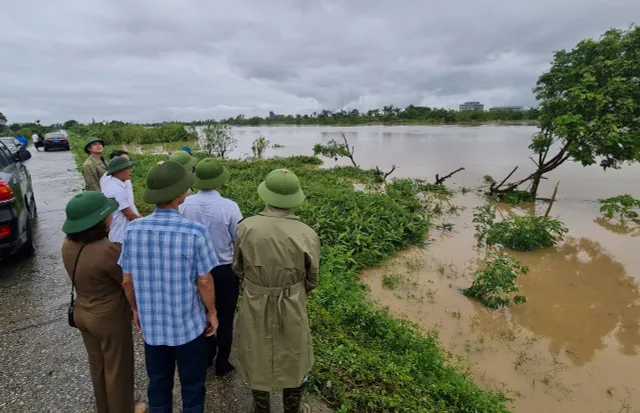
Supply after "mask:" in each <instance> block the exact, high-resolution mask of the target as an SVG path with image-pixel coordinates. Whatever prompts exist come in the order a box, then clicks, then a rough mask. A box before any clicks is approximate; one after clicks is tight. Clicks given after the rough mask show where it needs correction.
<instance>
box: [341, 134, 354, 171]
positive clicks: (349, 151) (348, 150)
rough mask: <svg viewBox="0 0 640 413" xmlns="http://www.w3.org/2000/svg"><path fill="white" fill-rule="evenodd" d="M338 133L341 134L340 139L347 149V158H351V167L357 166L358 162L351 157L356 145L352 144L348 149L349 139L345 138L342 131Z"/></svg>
mask: <svg viewBox="0 0 640 413" xmlns="http://www.w3.org/2000/svg"><path fill="white" fill-rule="evenodd" d="M340 135H342V139H343V140H344V147H345V149H346V150H347V153H348V154H349V159H351V163H352V164H353V167H354V168H357V167H358V164H357V163H356V161H355V159H353V154H354V153H355V151H356V147H355V146H352V147H351V149H349V141H348V140H347V137H346V136H345V135H344V133H343V132H340Z"/></svg>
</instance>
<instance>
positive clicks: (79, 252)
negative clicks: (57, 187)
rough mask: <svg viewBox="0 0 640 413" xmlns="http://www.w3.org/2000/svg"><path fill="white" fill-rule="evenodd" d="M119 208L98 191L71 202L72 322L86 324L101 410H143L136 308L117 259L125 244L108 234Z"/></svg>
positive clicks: (66, 255)
mask: <svg viewBox="0 0 640 413" xmlns="http://www.w3.org/2000/svg"><path fill="white" fill-rule="evenodd" d="M117 208H118V203H117V202H116V201H115V200H113V199H109V198H107V197H105V196H104V195H103V194H102V193H100V192H95V191H89V192H83V193H81V194H79V195H76V196H75V197H73V198H72V199H71V201H69V203H68V204H67V207H66V220H65V222H64V225H63V227H62V231H63V232H64V233H65V234H67V237H66V239H65V240H64V243H63V245H62V260H63V262H64V266H65V268H66V270H67V273H68V274H69V277H70V278H71V285H72V287H71V305H70V307H69V325H71V326H72V327H77V328H78V329H79V330H80V333H81V334H82V339H83V340H84V345H85V347H86V349H87V354H88V356H89V370H90V372H91V381H92V382H93V392H94V395H95V398H96V406H97V411H98V413H131V412H133V413H143V412H146V410H147V408H146V404H144V403H141V404H138V405H134V399H133V336H132V331H131V328H132V327H131V320H132V317H133V313H132V311H131V308H130V307H129V303H128V302H127V298H126V296H125V293H124V290H123V289H122V269H121V268H120V266H118V263H117V262H118V258H119V257H120V248H121V247H120V245H118V244H115V243H112V242H110V241H109V238H108V233H109V224H110V223H111V213H112V212H114V211H115V210H117ZM74 289H75V292H76V295H77V297H76V299H75V302H74Z"/></svg>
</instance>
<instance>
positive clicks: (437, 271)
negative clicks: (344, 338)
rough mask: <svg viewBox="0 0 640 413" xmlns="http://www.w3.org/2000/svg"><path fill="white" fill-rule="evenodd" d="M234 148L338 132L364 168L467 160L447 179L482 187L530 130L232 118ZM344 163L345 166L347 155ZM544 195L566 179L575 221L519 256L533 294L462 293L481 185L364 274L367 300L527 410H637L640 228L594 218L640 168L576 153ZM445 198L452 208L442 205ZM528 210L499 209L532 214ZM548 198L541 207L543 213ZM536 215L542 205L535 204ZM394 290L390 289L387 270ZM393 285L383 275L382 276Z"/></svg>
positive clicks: (440, 165)
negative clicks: (513, 302)
mask: <svg viewBox="0 0 640 413" xmlns="http://www.w3.org/2000/svg"><path fill="white" fill-rule="evenodd" d="M234 132H235V134H236V137H237V138H238V141H239V147H238V149H237V151H236V152H235V154H236V156H244V155H247V154H248V153H249V148H250V145H251V142H252V141H253V140H254V139H256V138H257V137H258V136H261V135H262V136H265V137H266V138H267V139H269V140H270V141H271V143H277V144H280V145H283V146H284V147H282V148H277V149H276V148H270V149H269V150H268V152H267V155H268V156H274V155H281V156H288V155H298V154H310V153H311V152H312V147H313V144H314V143H318V142H322V143H326V142H328V141H329V140H331V139H342V137H341V135H340V133H341V132H344V133H345V136H346V137H347V138H348V139H349V143H350V144H351V145H352V146H354V147H355V158H356V161H357V162H358V163H359V164H360V165H361V166H363V167H365V168H369V167H374V166H376V165H377V166H380V168H382V169H389V168H390V167H391V165H394V164H395V165H398V166H399V169H398V170H397V172H396V173H395V174H394V176H401V177H420V178H426V179H429V180H431V181H432V180H433V179H434V176H435V174H436V173H437V174H440V175H444V174H446V173H448V172H451V171H453V170H455V169H457V168H459V167H464V168H465V170H464V171H462V172H460V173H459V174H456V175H455V176H454V177H453V178H452V179H450V180H449V181H447V184H450V185H452V186H454V187H458V188H461V187H477V186H479V185H480V181H481V179H482V177H483V176H484V175H486V174H489V175H492V176H493V177H495V178H496V179H501V178H503V177H504V176H506V175H507V174H508V173H509V172H510V171H511V169H512V168H513V167H515V166H516V165H519V166H520V169H519V170H518V172H517V173H516V174H515V177H520V176H525V174H527V173H530V172H531V170H532V169H533V166H534V165H533V163H532V162H531V161H530V160H529V159H528V157H529V156H530V151H529V149H528V148H527V146H528V144H529V142H530V137H531V135H532V134H534V133H535V132H536V128H535V127H530V126H480V127H464V126H396V127H381V126H364V127H353V128H345V127H261V128H234ZM339 163H344V162H342V161H339ZM327 164H328V165H334V164H335V162H334V161H332V160H330V161H328V162H327ZM547 177H548V180H546V181H543V182H542V183H541V189H540V194H539V195H540V196H542V197H550V196H551V192H552V191H553V187H554V186H555V184H556V182H557V181H560V187H559V192H558V198H557V201H556V203H555V204H554V206H553V209H552V212H551V215H554V216H557V217H559V218H560V219H561V220H563V221H564V223H565V224H566V225H567V227H568V228H569V233H568V236H567V238H566V240H565V241H564V242H562V243H561V244H559V245H558V246H556V247H555V248H548V249H544V250H541V251H536V252H531V253H514V254H513V255H514V256H515V257H516V258H517V259H519V260H520V261H522V262H523V263H524V264H525V265H527V266H528V267H529V273H528V274H527V275H525V276H523V277H521V278H520V280H519V285H520V289H521V294H522V295H524V296H526V297H527V303H525V304H523V305H520V306H515V307H512V309H510V310H503V311H489V310H486V309H485V308H483V307H482V306H480V305H479V304H477V303H476V302H475V301H473V300H471V299H468V298H466V297H465V296H463V295H462V294H461V292H460V289H461V288H465V287H468V286H469V285H471V283H472V281H473V272H474V270H475V269H476V266H477V264H478V260H479V258H480V257H481V255H479V253H478V251H476V250H475V249H474V245H475V240H474V238H473V233H474V228H473V224H472V222H471V219H472V214H473V208H474V207H475V206H478V205H481V204H482V202H483V200H482V199H481V197H480V196H478V195H475V194H474V193H473V192H470V193H468V194H467V195H461V194H460V193H459V194H458V195H457V196H455V197H454V198H453V199H451V200H450V202H451V204H452V205H456V206H457V209H454V211H452V213H449V214H446V215H445V217H443V218H442V222H436V225H441V228H445V227H448V225H444V226H442V224H453V230H452V231H449V232H446V231H442V230H441V229H438V228H434V229H432V231H431V232H430V234H429V238H430V241H429V245H428V247H427V249H426V250H419V249H414V250H410V251H405V252H403V253H401V254H399V255H398V256H397V257H395V258H394V259H392V260H391V261H389V262H387V263H386V264H385V265H384V266H383V267H381V268H373V269H369V270H366V271H364V272H363V273H362V275H361V276H362V280H363V281H364V282H365V283H366V284H367V285H368V286H369V288H370V290H371V297H372V298H373V299H375V300H378V301H379V302H380V303H381V304H382V305H383V306H387V307H389V309H390V311H391V313H392V314H394V315H396V316H398V317H406V318H408V319H410V320H412V321H414V322H416V323H417V324H418V325H419V326H420V327H421V328H422V329H424V331H425V332H427V331H437V332H438V333H439V335H440V339H441V342H442V344H443V347H445V348H446V349H448V350H450V351H451V352H452V353H453V354H454V355H456V356H459V357H460V361H459V362H458V363H459V364H460V368H462V369H463V370H464V371H467V372H468V373H469V374H470V375H471V376H472V377H473V378H474V380H475V381H476V382H477V383H478V384H479V385H480V386H482V387H485V388H491V389H501V390H504V391H505V392H507V394H508V395H509V397H511V398H512V399H513V400H514V402H513V408H514V410H515V411H516V412H519V413H539V412H553V413H555V412H562V413H586V412H615V413H619V412H622V413H629V412H640V388H638V387H640V357H638V352H639V351H640V291H639V285H638V283H639V282H640V230H638V229H633V228H629V227H625V226H620V225H616V224H615V222H606V221H603V220H599V219H597V218H598V216H599V211H598V203H597V200H598V198H606V197H611V196H615V195H619V194H624V193H629V194H631V195H634V196H635V197H640V166H639V165H633V166H629V167H626V168H623V169H621V170H614V171H607V172H603V171H602V170H601V169H600V168H599V167H597V166H592V167H587V168H584V167H582V166H581V165H579V164H575V163H573V162H568V163H566V164H564V165H562V166H561V167H560V168H559V169H557V170H556V171H553V172H552V173H550V174H549V175H547ZM447 205H448V204H446V203H445V208H444V209H445V210H448V209H449V208H448V206H447ZM532 208H533V207H532V206H529V207H528V208H524V209H513V208H510V207H508V206H506V205H501V206H500V208H499V210H498V212H499V214H502V215H507V214H510V213H518V214H523V213H532V212H533V211H532ZM545 208H546V204H541V205H538V209H539V210H540V209H541V210H542V213H544V209H545ZM538 213H540V211H538ZM385 278H386V279H387V280H389V279H390V280H392V282H391V284H392V285H393V287H392V288H385V287H383V279H385ZM386 284H387V285H389V283H386Z"/></svg>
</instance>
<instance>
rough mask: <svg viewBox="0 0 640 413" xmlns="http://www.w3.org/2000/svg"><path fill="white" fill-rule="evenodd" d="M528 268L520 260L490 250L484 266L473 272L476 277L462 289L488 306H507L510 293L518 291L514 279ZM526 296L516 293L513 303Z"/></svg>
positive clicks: (509, 300)
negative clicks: (469, 284) (469, 285)
mask: <svg viewBox="0 0 640 413" xmlns="http://www.w3.org/2000/svg"><path fill="white" fill-rule="evenodd" d="M527 271H528V268H527V267H526V266H524V265H522V264H521V263H520V261H518V260H515V259H513V258H511V257H510V256H509V255H507V254H504V253H499V252H495V251H492V252H491V253H490V254H489V256H488V258H487V261H486V266H485V268H483V269H479V270H477V271H476V272H475V276H476V279H475V281H474V282H473V284H472V285H471V287H469V288H465V289H464V290H462V292H463V294H464V295H466V296H468V297H474V298H477V299H478V301H480V302H481V303H482V304H484V305H486V306H487V307H489V308H494V309H495V308H501V307H509V306H510V305H511V295H512V294H513V293H517V292H519V291H520V289H519V288H518V285H517V284H516V280H517V279H518V277H519V276H520V275H523V274H526V273H527ZM526 301H527V299H526V297H523V296H521V295H516V296H515V297H513V302H514V303H515V304H521V303H525V302H526Z"/></svg>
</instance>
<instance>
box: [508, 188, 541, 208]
mask: <svg viewBox="0 0 640 413" xmlns="http://www.w3.org/2000/svg"><path fill="white" fill-rule="evenodd" d="M500 201H502V202H504V203H505V204H509V205H512V206H518V205H520V204H521V203H523V202H533V201H534V198H533V195H532V194H531V192H529V191H518V190H515V189H514V190H513V191H509V192H506V193H504V194H501V195H500Z"/></svg>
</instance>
